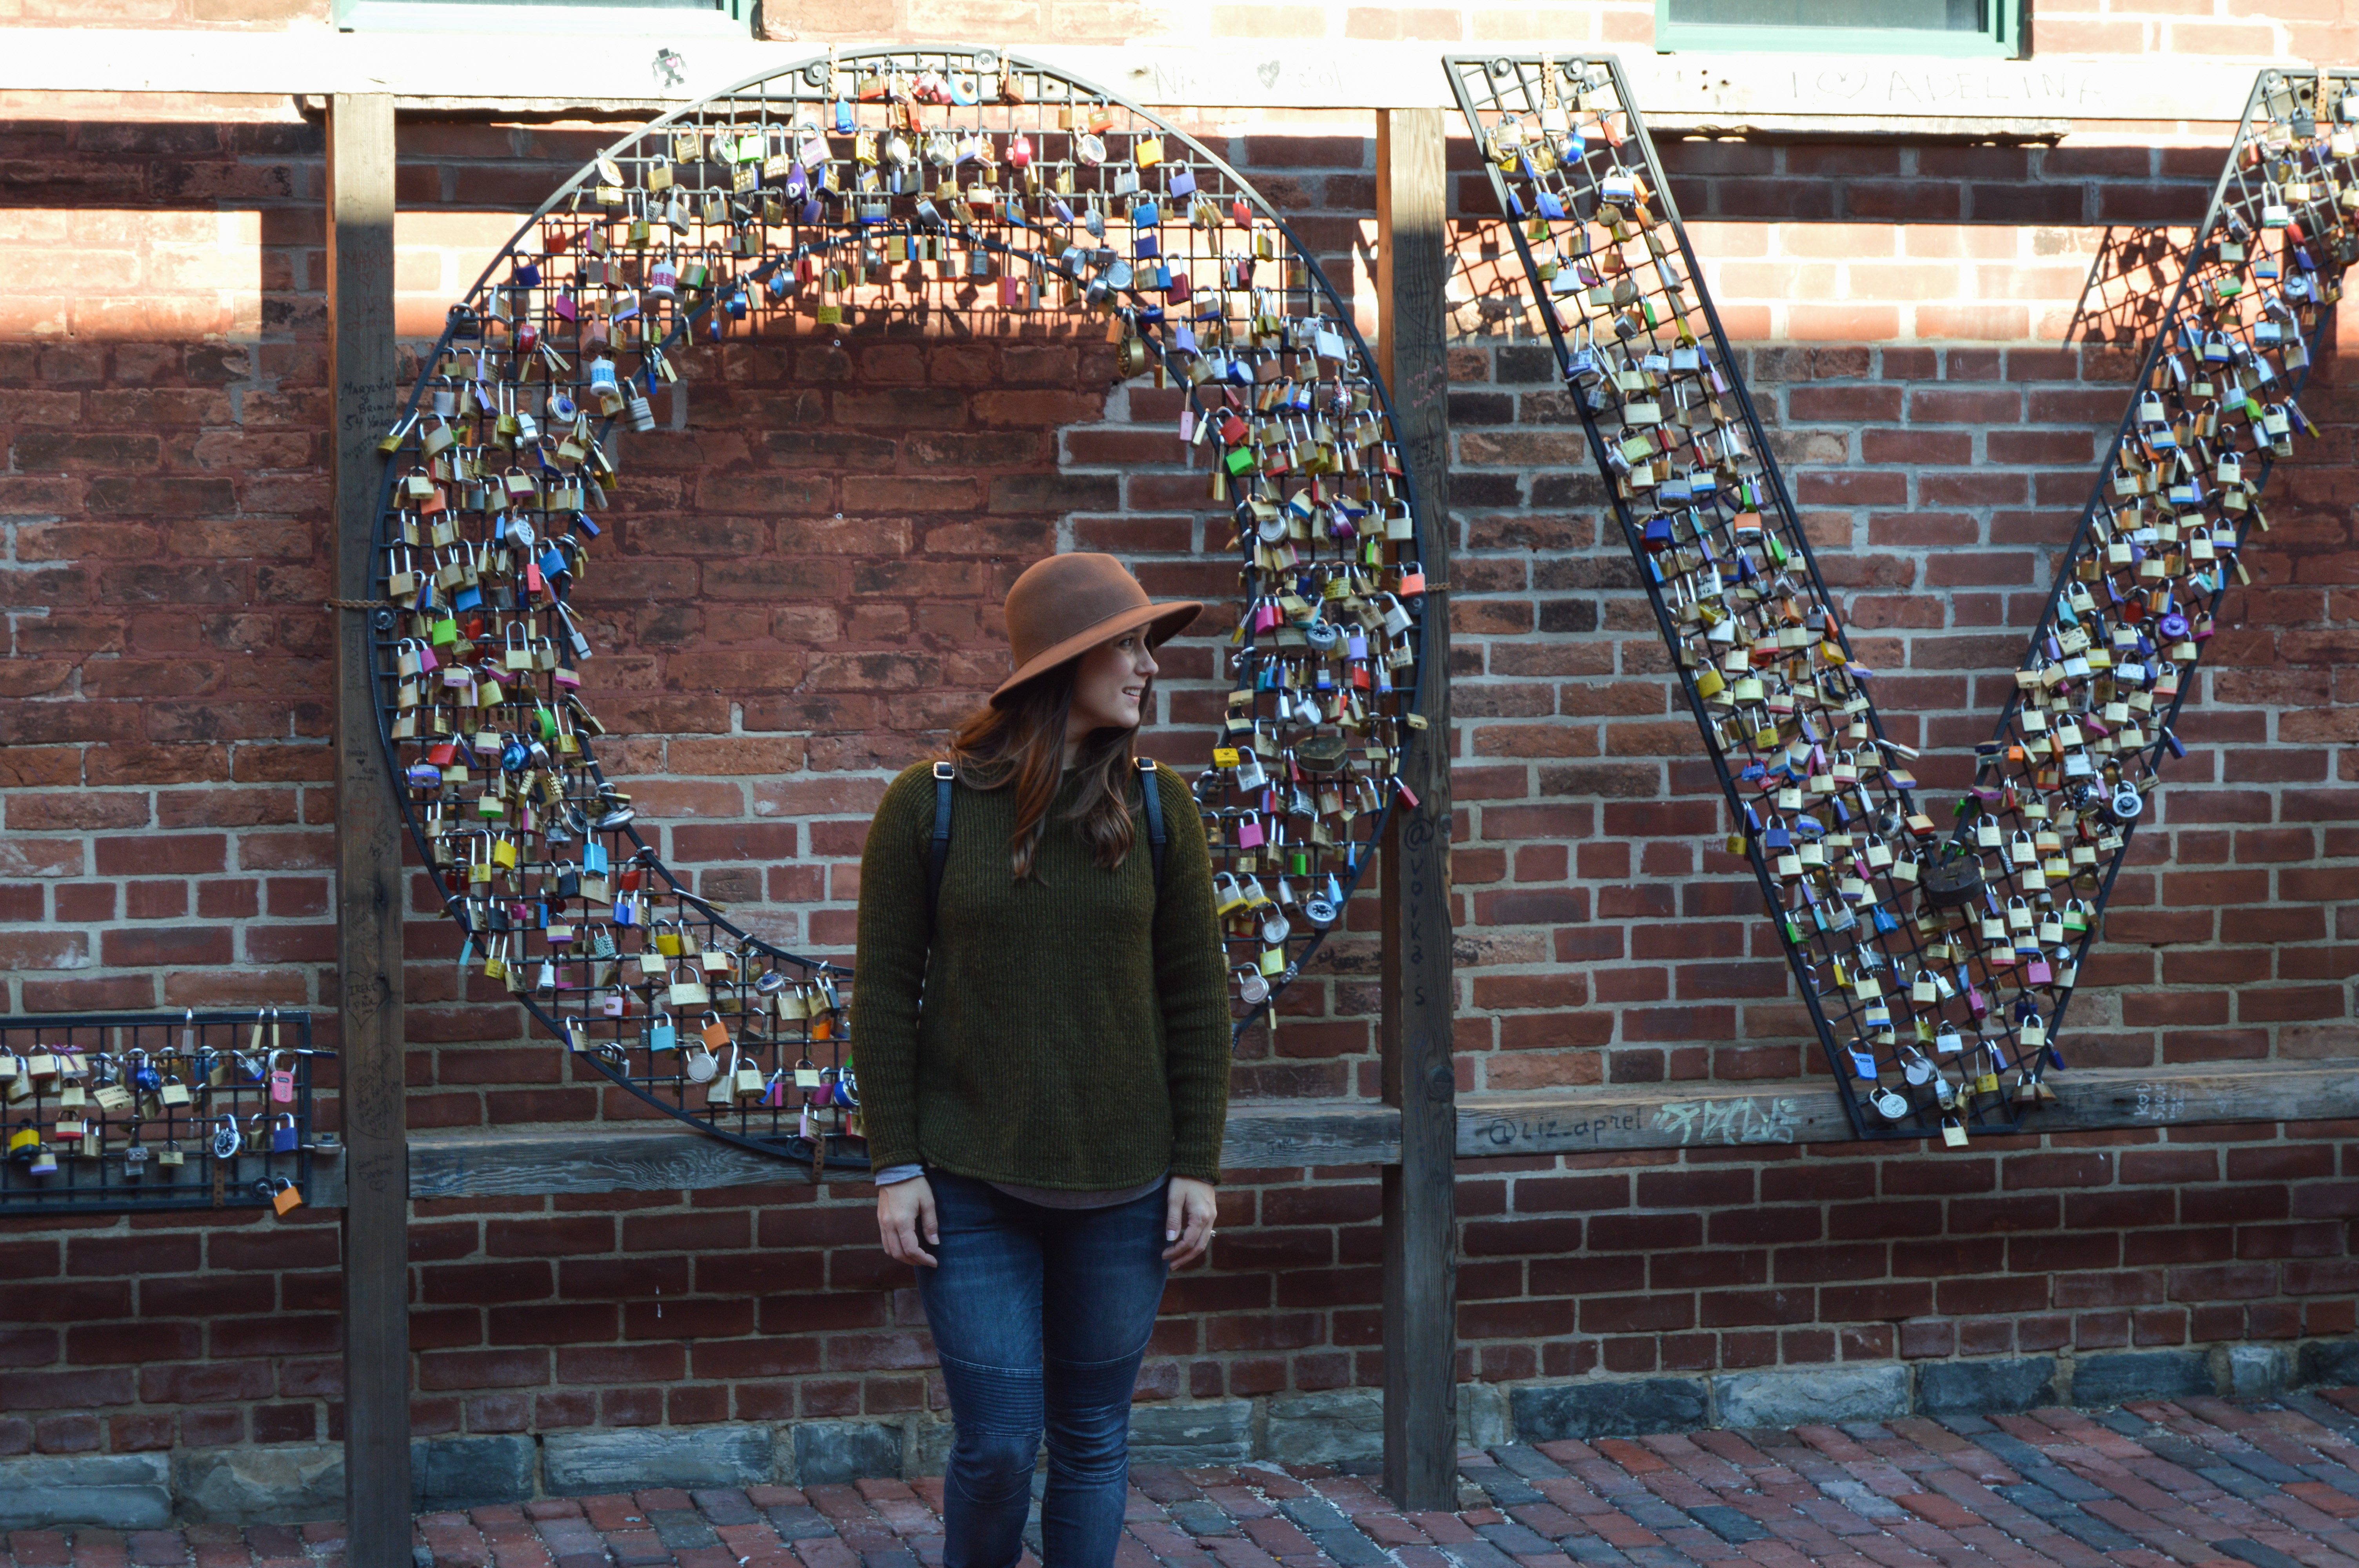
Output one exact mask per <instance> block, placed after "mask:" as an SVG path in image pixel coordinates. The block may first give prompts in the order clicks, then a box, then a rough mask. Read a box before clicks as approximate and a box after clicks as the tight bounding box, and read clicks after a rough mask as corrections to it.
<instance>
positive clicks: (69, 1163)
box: [0, 1008, 342, 1216]
mask: <svg viewBox="0 0 2359 1568" xmlns="http://www.w3.org/2000/svg"><path fill="white" fill-rule="evenodd" d="M332 1054H333V1053H332V1052H324V1051H314V1050H313V1049H312V1048H311V1019H310V1014H309V1013H305V1012H296V1011H286V1012H282V1011H279V1010H278V1009H277V1008H269V1009H264V1010H260V1011H250V1012H195V1011H181V1012H158V1013H97V1014H90V1015H85V1016H79V1017H66V1016H54V1017H52V1016H43V1017H39V1018H0V1127H5V1132H0V1136H5V1140H6V1144H7V1156H6V1158H5V1160H0V1215H15V1216H27V1215H43V1216H49V1215H80V1214H129V1213H145V1212H148V1211H153V1210H187V1209H215V1208H271V1207H276V1208H277V1210H278V1212H279V1213H280V1214H281V1215H285V1214H288V1213H291V1212H293V1211H294V1210H295V1209H297V1208H299V1207H300V1206H302V1204H303V1201H304V1199H303V1195H304V1191H305V1189H307V1188H309V1187H310V1185H311V1173H312V1163H313V1161H314V1160H315V1159H332V1158H334V1157H336V1156H338V1155H339V1154H340V1153H341V1152H342V1143H341V1141H340V1140H339V1139H338V1138H337V1137H336V1136H335V1135H334V1134H333V1133H322V1132H316V1131H315V1130H313V1126H312V1114H311V1065H312V1063H313V1062H314V1061H315V1060H316V1059H318V1058H320V1057H322V1056H330V1055H332Z"/></svg>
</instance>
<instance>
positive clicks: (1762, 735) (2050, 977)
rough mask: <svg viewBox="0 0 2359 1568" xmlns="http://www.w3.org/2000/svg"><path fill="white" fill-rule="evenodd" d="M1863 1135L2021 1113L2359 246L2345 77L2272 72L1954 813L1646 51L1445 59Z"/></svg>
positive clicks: (2250, 111)
mask: <svg viewBox="0 0 2359 1568" xmlns="http://www.w3.org/2000/svg"><path fill="white" fill-rule="evenodd" d="M1444 67H1445V69H1446V70H1447V71H1448V72H1449V75H1450V81H1451V88H1452V90H1453V91H1454V92H1455V93H1456V95H1457V99H1458V104H1459V107H1460V109H1461V110H1462V112H1463V113H1464V114H1465V117H1466V122H1467V124H1468V125H1469V127H1470V128H1471V129H1472V130H1473V135H1474V140H1475V144H1476V146H1477V148H1478V149H1479V151H1480V153H1481V156H1482V157H1483V158H1484V166H1485V168H1487V169H1488V171H1489V175H1490V179H1491V184H1492V189H1493V190H1494V192H1495V195H1496V197H1497V200H1498V203H1499V208H1500V211H1502V213H1504V214H1505V218H1506V228H1507V231H1508V232H1509V233H1510V235H1511V236H1512V237H1513V242H1514V246H1515V252H1516V255H1517V259H1518V261H1519V262H1520V264H1521V266H1522V270H1523V273H1524V276H1525V278H1526V280H1527V282H1528V284H1529V285H1530V287H1531V291H1532V297H1533V302H1534V306H1535V308H1537V310H1538V315H1539V317H1540V320H1541V322H1542V324H1543V325H1544V327H1545V328H1546V330H1547V332H1548V335H1549V341H1550V342H1551V343H1552V344H1553V345H1554V347H1555V349H1556V351H1557V356H1558V362H1559V366H1560V369H1561V371H1562V373H1563V375H1564V377H1565V381H1566V384H1567V386H1568V388H1569V390H1570V391H1571V394H1572V401H1573V404H1574V406H1576V407H1578V408H1579V410H1580V412H1581V417H1582V424H1583V426H1584V427H1586V429H1587V431H1588V434H1589V441H1590V449H1591V451H1592V453H1593V456H1594V458H1595V460H1596V462H1597V466H1598V469H1599V471H1600V473H1601V475H1602V476H1603V479H1604V480H1605V482H1606V486H1607V490H1608V492H1609V493H1610V494H1611V496H1612V498H1613V505H1614V515H1615V516H1616V517H1617V518H1618V519H1619V521H1620V523H1621V525H1622V531H1623V535H1624V538H1625V541H1626V542H1627V544H1628V545H1629V547H1630V551H1631V554H1632V557H1634V558H1635V560H1636V563H1637V566H1638V571H1639V579H1640V582H1641V584H1642V585H1643V586H1644V587H1645V589H1646V591H1647V600H1648V602H1649V603H1650V604H1651V605H1652V607H1653V609H1654V612H1655V619H1656V623H1657V625H1658V628H1659V629H1660V631H1661V633H1662V635H1663V641H1664V642H1665V643H1666V644H1667V645H1668V646H1669V649H1670V651H1671V654H1672V658H1673V662H1674V665H1675V668H1676V670H1677V673H1678V679H1679V682H1680V689H1681V690H1682V691H1683V692H1684V693H1685V695H1686V697H1687V700H1688V704H1689V706H1690V708H1692V710H1693V711H1694V713H1695V716H1696V722H1697V724H1698V725H1699V726H1700V727H1701V730H1702V731H1703V738H1704V745H1705V750H1706V751H1707V752H1708V753H1709V754H1710V756H1711V758H1712V765H1713V767H1714V769H1715V770H1716V771H1717V773H1718V774H1719V777H1720V781H1721V784H1722V786H1723V790H1724V792H1725V793H1726V795H1727V799H1728V805H1729V809H1730V811H1731V812H1732V814H1733V815H1734V818H1735V822H1736V825H1737V827H1738V832H1737V833H1736V834H1735V835H1734V836H1733V837H1732V838H1730V840H1729V848H1730V849H1731V850H1732V851H1734V852H1737V853H1741V854H1743V855H1744V856H1745V858H1746V859H1747V860H1749V861H1750V862H1751V864H1752V868H1753V871H1754V875H1755V877H1756V879H1757V880H1758V881H1759V883H1760V886H1761V892H1762V896H1763V898H1764V899H1765V900H1766V901H1767V905H1768V909H1769V912H1770V914H1771V917H1772V919H1773V920H1774V921H1775V922H1776V924H1777V929H1778V931H1779V934H1780V935H1781V936H1782V938H1783V940H1784V945H1785V948H1786V953H1787V957H1788V960H1789V962H1790V963H1791V964H1792V967H1793V970H1794V974H1795V977H1796V979H1797V980H1798V981H1799V987H1800V991H1801V995H1802V998H1803V1000H1804V1003H1805V1005H1806V1006H1807V1007H1808V1008H1809V1010H1810V1017H1811V1020H1812V1022H1814V1024H1815V1025H1816V1027H1817V1030H1818V1033H1819V1038H1820V1041H1821V1044H1823V1045H1824V1046H1825V1049H1826V1053H1827V1058H1828V1061H1829V1063H1830V1065H1832V1068H1833V1071H1834V1074H1835V1077H1836V1080H1837V1081H1838V1082H1839V1083H1840V1084H1841V1085H1842V1086H1843V1102H1844V1106H1845V1108H1846V1110H1847V1111H1848V1113H1849V1115H1850V1118H1851V1122H1852V1126H1853V1129H1854V1131H1855V1132H1856V1133H1857V1134H1858V1135H1859V1136H1861V1137H1863V1138H1908V1137H1924V1136H1930V1135H1936V1134H1938V1135H1939V1136H1940V1137H1942V1138H1943V1139H1944V1140H1945V1141H1948V1142H1950V1143H1951V1144H1956V1143H1961V1142H1963V1141H1965V1140H1966V1138H1967V1136H1968V1135H1969V1133H1971V1132H1975V1131H1984V1132H2001V1131H2007V1130H2014V1129H2016V1128H2017V1119H2018V1117H2019V1116H2020V1115H2021V1114H2022V1113H2023V1112H2025V1111H2027V1110H2032V1109H2035V1108H2037V1107H2038V1105H2039V1104H2040V1103H2041V1102H2042V1100H2043V1099H2045V1098H2052V1092H2051V1091H2050V1090H2049V1088H2048V1087H2047V1086H2046V1085H2045V1083H2044V1082H2043V1079H2044V1077H2045V1075H2046V1074H2047V1072H2048V1071H2049V1069H2050V1068H2057V1067H2062V1066H2063V1065H2065V1060H2066V1058H2065V1054H2064V1052H2063V1050H2062V1049H2061V1047H2060V1038H2059V1036H2060V1030H2061V1028H2062V1024H2063V1015H2064V1011H2065V1008H2066V1005H2067V1004H2068V1002H2069V1001H2070V1000H2071V994H2072V987H2073V983H2074V980H2075V979H2076V977H2077V975H2078V974H2079V971H2080V968H2081V964H2082V960H2083V958H2084V957H2086V955H2087V953H2088V950H2089V945H2090V942H2091V940H2092V938H2093V936H2094V935H2095V933H2096V930H2097V925H2098V919H2099V916H2100V915H2101V914H2102V913H2103V912H2104V906H2105V901H2106V898H2107V896H2108V894H2109V893H2110V892H2112V889H2113V885H2114V876H2115V875H2116V873H2117V872H2118V871H2120V869H2121V865H2122V861H2123V859H2124V857H2125V855H2126V854H2127V852H2128V849H2129V841H2130V836H2131V834H2132V833H2133V831H2134V830H2135V829H2136V825H2137V822H2138V819H2139V818H2140V817H2141V816H2143V815H2145V813H2146V810H2147V802H2148V800H2149V799H2150V797H2151V795H2152V793H2153V789H2154V786H2155V784H2156V783H2157V779H2158V764H2159V762H2160V760H2161V758H2162V756H2163V753H2164V752H2170V753H2172V754H2174V755H2183V754H2184V748H2183V747H2182V746H2181V745H2180V741H2178V739H2177V737H2176V736H2175V735H2174V734H2173V733H2172V725H2173V723H2174V721H2175V720H2176V719H2177V718H2178V715H2179V712H2180V707H2181V705H2182V704H2183V703H2184V702H2185V701H2186V700H2187V698H2188V697H2189V696H2190V695H2191V694H2192V693H2193V692H2194V690H2195V685H2196V683H2195V678H2194V677H2195V672H2196V666H2197V665H2198V663H2199V661H2200V660H2201V657H2202V654H2203V648H2204V644H2205V643H2206V642H2207V641H2208V640H2209V639H2210V638H2211V636H2212V627H2213V625H2214V622H2215V621H2216V620H2217V618H2218V616H2219V615H2220V612H2221V605H2222V600H2223V598H2224V596H2225V594H2226V592H2227V589H2228V585H2229V582H2230V579H2232V578H2233V579H2234V580H2236V581H2239V582H2243V581H2247V580H2249V579H2248V577H2247V573H2246V570H2245V567H2244V565H2243V562H2242V559H2241V557H2242V556H2243V553H2244V547H2245V541H2246V538H2247V535H2248V533H2249V531H2250V530H2251V529H2252V528H2254V527H2256V526H2257V527H2258V528H2260V529H2262V530H2263V531H2266V530H2267V527H2268V523H2267V519H2266V518H2265V517H2264V516H2263V515H2262V512H2261V496H2262V492H2263V490H2264V488H2265V487H2266V486H2267V482H2268V477H2269V473H2270V470H2271V469H2272V468H2273V467H2274V465H2275V463H2276V460H2277V459H2279V458H2281V457H2285V456H2288V455H2289V454H2290V453H2291V451H2292V449H2293V448H2292V439H2293V437H2294V436H2295V435H2296V434H2297V433H2299V434H2303V435H2308V434H2311V433H2313V427H2311V425H2310V422H2309V420H2308V419H2307V418H2305V417H2304V416H2303V414H2302V412H2301V409H2300V406H2299V404H2298V403H2297V402H2296V396H2297V395H2298V394H2299V390H2300V386H2301V383H2302V381H2303V379H2304V375H2305V373H2306V370H2307V367H2308V365H2309V363H2310V351H2311V346H2312V344H2313V343H2314V341H2315V337H2316V333H2317V331H2318V329H2319V323H2320V319H2321V314H2322V313H2323V311H2324V309H2325V308H2326V307H2328V306H2330V305H2332V303H2333V302H2334V301H2335V300H2336V299H2337V298H2338V297H2340V295H2341V279H2342V274H2343V268H2344V267H2345V266H2347V265H2349V264H2350V263H2351V261H2352V260H2353V259H2354V257H2355V256H2359V238H2354V230H2353V213H2354V211H2355V210H2359V171H2354V167H2353V160H2354V155H2359V138H2355V137H2354V127H2353V124H2352V122H2353V119H2354V116H2359V89H2354V85H2353V73H2350V72H2343V71H2319V72H2316V73H2314V74H2313V73H2308V72H2304V73H2299V74H2288V73H2286V72H2282V71H2277V70H2264V71H2262V72H2261V73H2260V75H2259V77H2258V78H2257V80H2256V81H2255V83H2254V86H2253V91H2252V93H2251V95H2250V97H2249V98H2248V100H2247V102H2246V103H2245V112H2244V116H2243V119H2242V121H2241V123H2240V124H2239V125H2238V127H2237V133H2236V138H2235V143H2234V146H2233V147H2232V148H2231V150H2230V153H2229V157H2228V161H2227V167H2226V168H2224V169H2223V171H2222V173H2221V176H2220V180H2219V184H2218V186H2217V188H2216V189H2215V190H2214V192H2213V195H2212V205H2211V209H2210V211H2208V212H2207V213H2206V214H2205V217H2204V220H2203V223H2202V226H2201V229H2200V230H2198V231H2197V232H2196V234H2195V237H2194V240H2193V243H2192V245H2191V247H2190V249H2189V250H2188V251H2187V252H2186V253H2185V254H2184V257H2183V265H2181V266H2180V267H2179V268H2177V269H2175V270H2173V269H2168V268H2158V269H2156V271H2157V273H2158V274H2161V275H2167V276H2169V277H2170V278H2171V280H2172V281H2171V282H2170V284H2169V285H2167V287H2171V289H2172V293H2171V296H2170V298H2169V304H2168V306H2167V307H2166V308H2163V309H2162V310H2161V311H2160V312H2159V313H2158V317H2157V318H2156V319H2158V323H2159V325H2158V330H2157V332H2156V334H2155V336H2154V339H2153V341H2151V342H2150V343H2149V344H2148V346H2147V349H2146V351H2145V356H2144V360H2143V362H2142V363H2141V365H2140V367H2139V371H2138V375H2137V379H2136V387H2135V390H2134V392H2133V394H2132V398H2131V406H2130V408H2129V411H2128V413H2127V414H2126V415H2125V417H2124V418H2123V420H2122V424H2121V427H2120V430H2119V433H2118V436H2117V438H2116V440H2115V442H2114V446H2113V448H2112V449H2111V450H2110V452H2109V454H2108V456H2107V458H2106V460H2105V462H2104V467H2103V468H2102V470H2100V473H2099V475H2098V481H2097V484H2096V487H2095V490H2094V492H2093V494H2092V495H2091V497H2090V500H2089V503H2088V505H2087V506H2086V508H2085V509H2084V510H2083V512H2082V515H2081V519H2080V523H2079V526H2078V528H2077V529H2076V531H2075V532H2074V533H2073V535H2072V536H2071V541H2070V542H2069V544H2068V545H2067V546H2065V549H2064V552H2063V557H2062V561H2061V565H2060V569H2059V571H2058V574H2057V578H2056V582H2055V585H2054V586H2053V588H2051V589H2050V590H2049V596H2048V600H2047V603H2046V606H2045V608H2044V610H2043V611H2042V612H2041V614H2040V617H2039V621H2038V624H2037V626H2036V627H2035V628H2034V629H2033V631H2032V633H2031V636H2030V640H2029V643H2028V645H2027V648H2026V650H2025V653H2024V655H2023V659H2022V662H2021V664H2020V665H2018V667H2017V670H2016V674H2015V683H2014V689H2013V691H2012V693H2011V694H2010V697H2009V700H2008V702H2007V704H2006V708H2005V709H2004V711H2002V712H2001V714H2000V715H1999V719H1998V723H1997V728H1996V730H1995V734H1994V737H1993V739H1992V740H1991V741H1988V742H1986V743H1984V744H1983V745H1980V746H1978V747H1976V748H1975V752H1976V754H1975V757H1974V765H1973V782H1972V784H1971V787H1970V788H1969V789H1968V790H1967V792H1966V793H1965V794H1964V795H1963V796H1962V798H1961V799H1960V800H1959V802H1958V804H1957V809H1956V817H1955V820H1954V821H1953V822H1952V823H1951V824H1950V825H1948V826H1947V827H1944V826H1943V825H1942V824H1940V823H1939V822H1937V821H1936V820H1935V816H1934V813H1933V812H1932V810H1931V808H1930V806H1928V805H1926V804H1925V803H1924V802H1922V801H1920V800H1919V798H1918V797H1919V794H1920V793H1921V791H1920V789H1919V784H1918V783H1917V781H1916V780H1915V778H1914V777H1912V776H1911V774H1910V773H1909V772H1908V769H1907V767H1906V766H1905V764H1906V763H1907V762H1909V761H1911V760H1913V759H1914V758H1915V757H1916V752H1913V751H1911V750H1910V749H1909V748H1908V747H1906V746H1903V745H1900V744H1898V743H1897V742H1895V741H1892V740H1890V739H1888V738H1887V737H1886V733H1885V729H1884V723H1883V720H1882V719H1881V718H1880V717H1879V715H1878V713H1877V711H1876V705H1875V697H1874V695H1873V693H1874V690H1875V678H1874V672H1873V671H1871V670H1869V669H1867V668H1866V667H1864V665H1862V664H1861V663H1860V662H1859V661H1858V660H1857V659H1856V658H1855V657H1854V655H1853V653H1852V648H1851V643H1850V641H1849V639H1848V638H1847V637H1846V636H1845V634H1844V631H1843V622H1842V621H1841V619H1840V617H1839V616H1838V614H1837V611H1836V607H1835V600H1834V596H1833V595H1832V594H1831V593H1830V592H1829V591H1828V589H1827V586H1826V582H1825V579H1823V578H1822V577H1821V575H1820V572H1819V568H1818V563H1817V561H1816V560H1815V559H1814V558H1813V557H1812V555H1811V552H1810V543H1809V541H1808V539H1806V538H1805V537H1804V535H1803V533H1802V530H1801V528H1800V526H1799V523H1798V521H1797V518H1796V515H1795V511H1794V504H1793V501H1792V498H1791V497H1790V496H1789V495H1788V493H1787V490H1786V484H1785V480H1784V478H1783V477H1782V476H1781V475H1780V474H1779V473H1778V471H1777V463H1776V462H1775V461H1774V460H1772V458H1771V457H1770V455H1769V450H1768V445H1767V441H1766V440H1765V438H1764V435H1763V431H1762V427H1761V422H1760V419H1759V417H1758V416H1756V413H1755V411H1754V406H1753V402H1752V399H1751V397H1750V396H1749V395H1747V393H1746V391H1745V385H1744V383H1743V381H1742V380H1741V379H1740V378H1739V376H1738V374H1737V372H1736V368H1735V362H1734V356H1733V354H1732V353H1731V351H1730V349H1729V345H1728V340H1727V336H1726V334H1725V333H1724V332H1723V330H1721V325H1720V320H1719V317H1718V315H1717V313H1716V312H1715V311H1714V310H1713V308H1712V300H1711V297H1710V296H1709V295H1708V294H1707V293H1706V291H1705V289H1704V287H1703V285H1702V282H1701V277H1700V276H1699V268H1698V265H1697V262H1696V258H1695V254H1694V251H1693V250H1692V249H1691V247H1690V244H1689V243H1688V238H1687V233H1686V231H1685V229H1684V227H1683V226H1682V225H1681V223H1680V216H1679V211H1678V208H1677V207H1676V205H1675V204H1674V203H1673V201H1672V200H1671V194H1670V190H1669V185H1668V183H1667V181H1666V179H1665V178H1664V175H1663V169H1662V165H1661V162H1660V161H1659V160H1658V157H1656V154H1655V148H1654V146H1653V144H1652V143H1651V142H1650V141H1649V140H1648V138H1647V132H1646V127H1645V125H1644V124H1643V123H1642V122H1641V120H1640V118H1639V115H1638V112H1637V110H1636V107H1635V106H1634V105H1633V104H1632V103H1631V101H1630V94H1629V89H1628V84H1627V82H1626V81H1625V78H1624V76H1623V74H1622V70H1621V67H1620V64H1619V62H1618V61H1616V60H1614V59H1611V58H1610V57H1595V58H1584V59H1564V60H1559V59H1554V58H1552V57H1549V56H1546V55H1537V56H1525V57H1505V58H1499V57H1472V56H1453V57H1451V58H1450V59H1447V60H1446V61H1445V62H1444Z"/></svg>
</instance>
